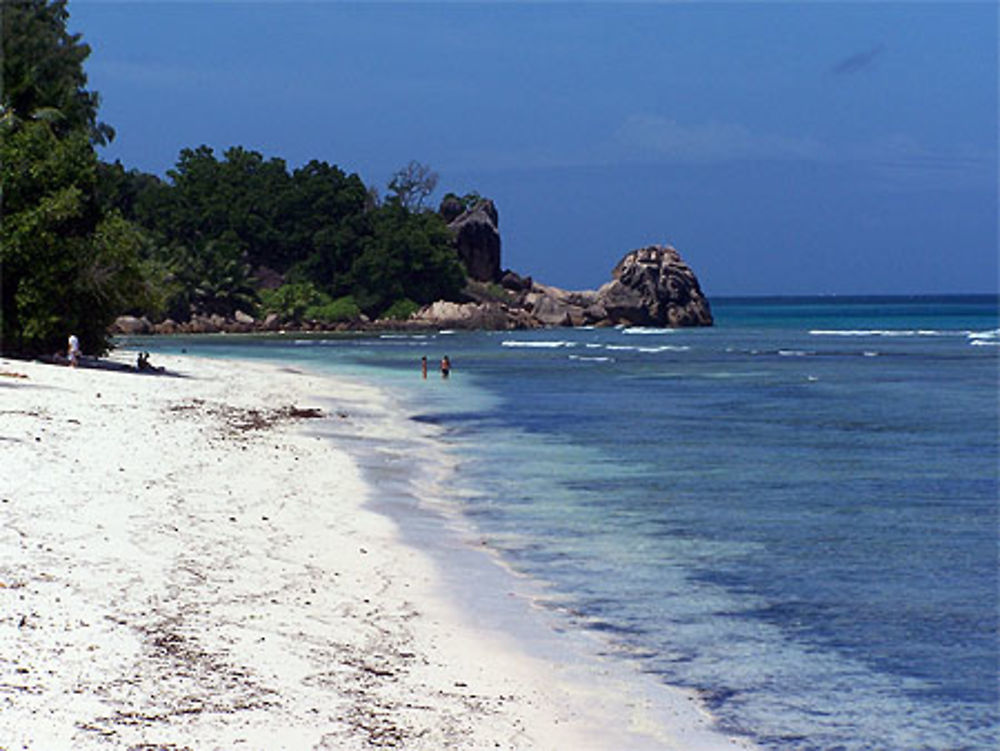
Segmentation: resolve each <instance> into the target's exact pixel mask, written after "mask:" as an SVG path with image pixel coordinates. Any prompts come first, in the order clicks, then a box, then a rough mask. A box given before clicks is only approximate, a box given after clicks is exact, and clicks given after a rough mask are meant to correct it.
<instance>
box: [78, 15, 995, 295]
mask: <svg viewBox="0 0 1000 751" xmlns="http://www.w3.org/2000/svg"><path fill="white" fill-rule="evenodd" d="M69 10H70V29H71V30H72V31H74V32H78V33H81V34H82V35H83V39H84V41H86V42H87V43H89V44H90V45H91V47H92V48H93V53H92V55H91V57H90V59H89V60H88V62H87V63H86V69H87V72H88V75H89V85H90V87H91V88H92V89H94V90H96V91H98V92H99V93H100V94H101V97H102V107H101V117H102V119H103V120H104V121H105V122H107V123H109V124H110V125H112V126H113V127H114V128H116V130H117V132H118V136H117V138H116V139H115V141H114V142H113V144H111V146H109V147H108V148H105V149H104V150H103V151H102V156H103V158H105V159H109V160H114V159H120V160H121V161H122V163H123V164H125V165H126V166H127V167H129V168H138V169H141V170H143V171H148V172H154V173H157V174H160V175H163V174H164V173H165V172H166V170H167V169H169V168H170V167H171V166H173V165H174V163H175V162H176V161H177V157H178V153H179V151H180V150H181V149H182V148H186V147H195V146H198V145H200V144H208V145H209V146H212V147H213V148H215V149H216V151H217V153H220V154H221V152H222V151H223V150H225V149H226V148H228V147H229V146H234V145H240V146H244V147H246V148H249V149H254V150H257V151H260V152H262V153H263V154H264V155H265V156H266V157H281V158H283V159H285V160H286V161H287V162H288V163H289V166H290V167H295V166H299V165H301V164H303V163H305V162H307V161H309V160H310V159H313V158H315V159H321V160H324V161H327V162H330V163H333V164H337V165H339V166H340V167H341V168H342V169H344V170H346V171H348V172H357V173H358V174H359V175H360V176H361V177H362V178H363V179H364V180H365V182H366V183H369V184H374V185H376V186H378V187H380V188H382V189H384V186H385V185H386V183H387V182H388V180H389V178H390V176H391V174H392V173H393V172H394V171H395V170H396V169H398V168H399V167H401V166H403V165H404V164H406V163H407V162H408V161H410V160H411V159H416V160H418V161H421V162H423V163H425V164H429V165H430V166H431V167H432V168H433V169H435V170H436V171H437V172H438V173H439V174H440V176H441V180H440V189H439V191H438V196H437V197H439V196H440V195H441V194H442V193H443V192H445V191H448V190H454V191H456V192H459V193H463V192H467V191H471V190H476V191H478V192H480V193H482V194H483V195H486V196H489V197H491V198H493V199H494V200H495V201H496V203H497V206H498V209H499V213H500V230H501V235H502V239H503V264H504V265H505V266H506V267H510V268H513V269H515V270H517V271H519V272H521V273H523V274H530V275H533V276H534V277H535V278H536V279H539V280H541V281H545V282H547V283H550V284H555V285H558V286H563V287H569V288H584V287H596V286H598V285H599V284H601V283H603V282H604V281H606V280H607V279H608V278H609V274H610V270H611V268H612V267H613V266H614V265H615V263H616V262H617V261H618V260H619V258H620V257H621V256H622V255H623V254H624V253H626V252H627V251H629V250H631V249H633V248H636V247H639V246H642V245H645V244H649V243H655V242H667V243H671V244H673V245H674V246H675V247H677V248H678V250H680V251H681V254H682V255H683V256H684V257H685V259H686V260H688V262H689V263H690V264H691V266H692V267H693V268H694V270H695V272H696V273H697V274H698V276H699V278H700V279H701V282H702V286H703V287H704V288H705V290H706V292H707V293H708V294H709V296H712V295H728V294H852V293H853V294H878V293H935V292H940V293H954V292H994V291H996V290H997V289H998V251H997V240H998V237H997V206H998V204H997V178H998V173H997V107H998V104H997V63H998V61H997V38H998V18H997V4H996V3H994V2H989V1H986V2H976V3H969V4H962V3H956V2H946V3H925V2H906V3H882V2H853V3H847V2H828V3H815V2H813V3H789V2H784V3H777V2H773V3H772V2H758V3H745V2H741V3H715V2H704V3H644V4H623V3H614V4H613V3H587V4H575V3H469V4H460V3H443V4H432V3H401V4H381V3H363V4H347V3H334V2H311V3H300V2H223V3H218V2H217V3H203V2H138V1H133V2H100V1H99V0H70V3H69Z"/></svg>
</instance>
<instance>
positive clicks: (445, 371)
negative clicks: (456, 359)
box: [441, 355, 451, 378]
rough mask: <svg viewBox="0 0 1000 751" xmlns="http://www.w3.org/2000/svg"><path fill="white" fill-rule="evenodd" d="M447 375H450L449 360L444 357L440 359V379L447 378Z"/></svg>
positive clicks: (446, 356)
mask: <svg viewBox="0 0 1000 751" xmlns="http://www.w3.org/2000/svg"><path fill="white" fill-rule="evenodd" d="M449 375H451V360H449V359H448V355H445V356H444V357H442V358H441V377H442V378H447V377H448V376H449Z"/></svg>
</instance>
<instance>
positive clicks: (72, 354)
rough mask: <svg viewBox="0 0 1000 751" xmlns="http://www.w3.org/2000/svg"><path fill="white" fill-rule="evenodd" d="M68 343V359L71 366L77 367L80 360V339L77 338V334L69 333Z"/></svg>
mask: <svg viewBox="0 0 1000 751" xmlns="http://www.w3.org/2000/svg"><path fill="white" fill-rule="evenodd" d="M68 345H69V346H68V347H67V348H66V359H67V360H69V366H70V367H71V368H75V367H76V366H77V364H78V363H79V361H80V340H79V339H77V338H76V334H70V335H69V341H68Z"/></svg>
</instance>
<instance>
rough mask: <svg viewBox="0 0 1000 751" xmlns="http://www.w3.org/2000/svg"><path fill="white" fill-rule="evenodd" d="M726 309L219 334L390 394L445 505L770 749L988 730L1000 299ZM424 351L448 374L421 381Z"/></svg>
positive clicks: (604, 631) (727, 722)
mask: <svg viewBox="0 0 1000 751" xmlns="http://www.w3.org/2000/svg"><path fill="white" fill-rule="evenodd" d="M714 312H715V314H716V320H717V325H716V327H714V328H712V329H706V330H682V331H659V330H641V329H640V330H634V329H632V330H629V329H626V330H622V329H602V330H573V331H568V330H548V331H539V332H517V333H475V334H460V333H459V334H433V335H429V336H427V337H419V338H415V337H389V338H378V339H372V338H356V337H352V338H345V339H338V340H332V341H331V340H311V339H302V338H299V339H298V341H297V343H294V342H289V341H283V340H277V341H275V340H272V341H270V342H266V343H253V344H251V343H247V344H246V345H244V346H238V347H236V348H235V350H233V349H232V347H231V341H230V342H227V343H226V344H225V346H226V348H227V349H225V350H223V349H219V350H216V351H217V352H219V353H223V354H225V353H230V354H241V355H243V356H246V355H247V353H248V348H250V349H251V350H253V354H256V355H259V356H267V357H275V358H281V359H295V360H298V361H300V362H309V363H312V364H314V365H315V364H318V363H332V364H334V365H335V367H337V368H339V369H341V370H343V369H344V368H347V369H349V370H350V371H351V372H355V373H365V374H367V376H368V377H374V378H377V379H382V380H381V382H383V383H385V384H387V385H389V386H391V387H392V388H393V389H395V390H396V392H397V393H401V394H402V395H403V399H404V403H405V404H406V405H407V406H406V408H407V409H408V410H410V411H411V416H412V417H413V419H416V420H419V421H422V422H431V423H435V424H437V425H440V426H441V427H442V428H443V429H444V430H443V438H442V440H443V441H444V442H445V443H446V444H447V446H448V449H449V450H450V451H451V452H452V453H453V454H454V455H455V456H457V457H458V459H459V469H458V476H457V478H456V479H455V483H454V492H453V494H452V497H450V498H449V499H447V500H448V502H449V503H451V504H452V505H453V506H454V507H455V508H456V509H457V510H459V511H460V512H461V513H462V514H465V515H466V516H467V517H469V518H470V519H472V520H473V521H474V523H475V524H476V525H477V527H478V528H479V530H481V532H482V533H483V535H484V536H485V537H486V538H487V539H488V540H489V542H490V544H491V545H492V546H493V547H494V548H495V549H497V550H499V551H500V552H501V553H502V555H503V556H504V557H505V559H506V560H507V561H508V562H509V563H510V565H511V566H513V567H514V568H516V569H517V570H519V571H521V572H523V573H526V574H529V575H531V576H533V577H536V578H537V579H539V580H541V581H544V582H546V583H547V584H548V591H550V592H551V598H550V602H549V604H550V606H551V607H552V608H553V609H555V610H557V611H558V612H560V613H562V614H563V617H564V618H565V619H566V621H567V622H568V623H570V624H572V625H574V626H576V627H579V628H585V629H590V630H593V631H595V632H598V633H600V634H601V635H602V637H603V638H604V640H605V643H606V645H607V650H608V651H609V652H611V653H614V654H621V655H622V656H624V657H627V658H628V659H630V660H633V661H636V663H637V664H638V665H639V666H640V669H641V670H643V671H646V672H649V673H653V674H655V675H657V676H659V677H661V678H662V680H663V681H664V682H666V683H671V684H677V685H683V686H689V687H694V688H696V689H699V690H700V691H701V692H702V693H703V696H704V698H705V701H706V702H707V704H708V705H709V707H710V708H711V709H712V710H713V712H714V713H715V714H716V715H717V716H718V717H719V719H720V723H721V724H722V725H723V727H724V728H725V729H727V730H729V731H733V732H739V733H744V734H746V735H749V736H751V737H753V738H754V739H756V740H757V741H758V742H759V743H761V744H762V745H764V746H767V747H772V748H776V749H795V750H800V749H801V750H805V749H824V750H827V749H846V750H850V751H855V750H860V749H937V750H941V751H943V750H944V749H993V748H996V747H997V745H998V743H1000V713H998V668H1000V666H998V632H997V612H998V610H997V605H998V597H997V571H998V568H997V565H998V558H997V541H998V537H997V535H998V467H997V461H998V455H1000V451H998V403H997V393H998V354H1000V349H998V347H997V345H998V344H1000V334H998V325H1000V324H998V320H997V318H998V313H997V300H996V298H989V297H967V298H913V299H904V298H885V299H873V298H859V299H843V298H837V299H834V298H827V299H824V298H821V299H816V298H811V299H810V298H807V299H775V300H717V301H715V302H714ZM156 344H157V346H161V347H166V348H170V347H177V346H179V343H178V342H176V341H175V342H172V343H171V342H169V341H168V340H156ZM147 346H148V344H147ZM197 346H198V349H199V351H203V350H206V349H211V348H212V345H210V344H200V345H197ZM422 354H427V355H428V357H429V359H431V360H432V362H433V361H435V360H436V359H437V358H439V357H440V356H441V355H442V354H448V355H449V356H450V357H451V360H452V363H453V365H454V368H455V370H454V373H453V376H452V378H451V379H450V380H449V381H448V382H447V383H445V382H443V381H441V379H440V378H438V377H437V376H436V374H434V373H432V378H431V379H430V380H429V381H428V382H426V383H425V382H422V381H421V380H420V378H419V370H418V365H417V363H418V360H419V357H420V356H421V355H422Z"/></svg>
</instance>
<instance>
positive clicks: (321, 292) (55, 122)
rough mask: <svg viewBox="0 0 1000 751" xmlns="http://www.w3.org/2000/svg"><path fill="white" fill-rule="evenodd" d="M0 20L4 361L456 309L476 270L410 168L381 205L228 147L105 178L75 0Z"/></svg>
mask: <svg viewBox="0 0 1000 751" xmlns="http://www.w3.org/2000/svg"><path fill="white" fill-rule="evenodd" d="M0 12H2V13H3V17H2V24H0V25H2V28H3V90H2V92H0V104H2V111H0V134H2V141H0V177H2V212H3V222H2V226H0V243H2V244H0V302H2V305H0V309H2V348H3V350H4V351H5V352H23V353H35V352H53V351H56V350H59V349H64V348H65V341H66V337H67V335H68V334H69V333H76V334H77V336H78V337H79V338H80V340H81V343H82V345H83V347H84V349H85V350H88V351H92V352H101V351H103V350H105V349H106V348H107V346H108V344H109V340H108V337H107V334H106V331H107V327H108V326H109V324H110V323H111V322H112V321H113V320H114V318H115V317H116V316H117V315H120V314H123V313H132V314H137V315H147V316H149V317H150V318H152V319H154V320H161V319H163V318H165V317H171V318H173V319H175V320H177V321H184V320H187V319H189V318H190V317H191V316H193V315H198V314H221V315H223V316H232V315H235V313H236V312H237V311H240V310H242V311H244V312H247V313H251V314H253V313H258V314H259V313H265V312H277V313H278V314H279V315H281V316H282V317H284V318H285V319H290V320H295V319H301V318H302V317H308V316H318V317H320V318H323V319H326V320H340V319H342V318H345V317H351V316H357V315H360V314H361V313H365V314H367V315H369V316H379V315H383V314H389V315H402V314H403V313H405V312H406V311H409V310H411V309H413V308H414V307H415V306H416V305H419V304H424V303H428V302H433V301H434V300H436V299H442V298H443V299H457V298H458V297H459V296H460V295H461V292H462V288H463V286H464V284H465V270H464V268H463V267H462V264H461V262H460V260H459V258H458V255H457V253H456V252H455V250H454V247H453V245H452V238H451V235H450V233H449V230H448V228H447V225H446V223H445V219H443V218H442V216H441V215H440V214H438V213H437V212H434V211H431V210H429V209H426V208H425V207H424V203H425V202H426V200H427V198H428V197H429V196H430V195H431V193H433V191H434V190H435V188H436V186H437V181H438V175H437V174H436V173H435V172H433V171H432V170H431V169H430V167H428V166H426V165H423V164H421V163H419V162H417V161H411V162H410V163H409V164H407V165H406V166H405V167H403V168H402V169H400V170H399V171H397V172H396V173H395V174H394V175H393V177H392V179H391V180H390V182H389V184H388V186H387V189H388V190H387V194H386V195H387V197H386V199H385V200H384V201H379V199H378V193H377V191H376V190H375V189H374V188H373V187H371V186H367V185H365V183H364V182H363V181H362V179H361V178H360V177H359V176H358V175H357V174H348V173H346V172H344V171H343V170H342V169H340V168H339V167H337V166H335V165H331V164H328V163H326V162H323V161H318V160H313V161H310V162H309V163H308V164H305V165H304V166H302V167H298V168H296V169H292V170H290V169H289V167H288V165H287V164H286V163H285V161H284V160H283V159H280V158H276V157H274V158H265V157H264V156H263V155H262V154H260V153H258V152H256V151H252V150H248V149H245V148H243V147H241V146H233V147H231V148H229V149H227V150H226V151H225V152H223V153H222V155H221V157H220V156H217V155H216V153H215V151H214V150H213V149H212V148H210V147H208V146H204V145H203V146H198V147H196V148H186V149H183V150H182V151H181V152H180V154H179V157H178V160H177V163H176V164H175V166H174V167H173V169H171V170H169V171H168V172H167V173H166V175H165V176H164V177H163V178H161V177H158V176H156V175H151V174H146V173H143V172H140V171H138V170H134V169H127V168H126V167H125V166H123V165H122V164H121V163H120V162H115V163H113V164H106V163H102V162H100V161H99V160H98V159H97V156H96V153H95V150H94V149H95V145H100V144H104V143H106V142H107V141H108V140H110V139H111V138H112V137H113V136H114V131H113V130H112V129H111V128H110V127H109V126H107V125H105V124H103V123H101V122H100V121H99V120H98V104H99V97H98V95H97V94H96V93H94V92H91V91H89V90H88V89H87V88H86V84H87V77H86V75H85V73H84V70H83V63H84V61H85V60H86V58H87V56H88V55H89V53H90V48H89V47H88V46H87V45H86V44H84V43H83V42H82V41H81V38H80V36H79V35H71V34H69V33H68V31H67V30H66V23H67V20H68V13H67V10H66V2H65V0H22V1H19V2H16V3H6V2H5V3H3V4H2V5H0Z"/></svg>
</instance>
